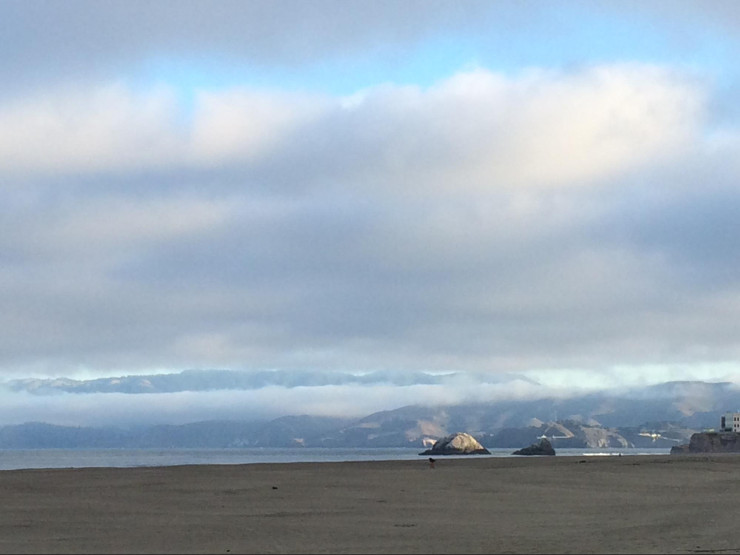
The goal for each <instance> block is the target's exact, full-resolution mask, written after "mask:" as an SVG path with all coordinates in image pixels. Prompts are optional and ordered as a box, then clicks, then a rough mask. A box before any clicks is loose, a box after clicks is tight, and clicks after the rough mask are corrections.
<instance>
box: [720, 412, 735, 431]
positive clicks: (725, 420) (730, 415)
mask: <svg viewBox="0 0 740 555" xmlns="http://www.w3.org/2000/svg"><path fill="white" fill-rule="evenodd" d="M719 431H720V432H740V412H726V413H725V414H724V415H723V416H722V417H721V418H720V423H719Z"/></svg>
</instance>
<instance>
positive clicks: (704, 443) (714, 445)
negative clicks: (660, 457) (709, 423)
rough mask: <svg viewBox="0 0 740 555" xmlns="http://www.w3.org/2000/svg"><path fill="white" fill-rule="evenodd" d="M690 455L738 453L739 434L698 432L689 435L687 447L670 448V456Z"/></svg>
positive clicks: (739, 450)
mask: <svg viewBox="0 0 740 555" xmlns="http://www.w3.org/2000/svg"><path fill="white" fill-rule="evenodd" d="M692 453H740V433H738V432H699V433H696V434H692V435H691V439H690V440H689V443H688V445H687V444H684V445H676V446H675V447H672V448H671V455H686V454H692Z"/></svg>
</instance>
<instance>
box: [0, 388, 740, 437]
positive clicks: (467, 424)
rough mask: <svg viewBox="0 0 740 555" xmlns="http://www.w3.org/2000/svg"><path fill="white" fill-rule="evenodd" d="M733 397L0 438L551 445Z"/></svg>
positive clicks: (691, 394)
mask: <svg viewBox="0 0 740 555" xmlns="http://www.w3.org/2000/svg"><path fill="white" fill-rule="evenodd" d="M736 407H740V392H739V391H738V389H737V388H736V387H735V386H733V385H732V384H729V383H705V382H672V383H666V384H661V385H658V386H652V387H648V388H644V389H640V390H632V391H628V392H624V393H621V394H607V393H598V394H588V395H583V396H579V397H574V398H569V399H541V400H534V401H502V402H495V403H476V404H467V405H454V406H443V407H440V406H437V407H426V406H418V405H412V406H406V407H401V408H399V409H396V410H390V411H382V412H377V413H374V414H370V415H368V416H365V417H363V418H359V419H346V418H330V417H317V416H312V415H294V416H285V417H281V418H277V419H274V420H264V421H250V422H233V421H206V422H194V423H189V424H183V425H157V424H153V425H150V426H137V427H132V428H116V427H102V428H93V427H65V426H55V425H52V424H49V423H44V422H35V423H25V424H20V425H13V426H4V427H0V448H5V449H18V448H49V447H67V448H92V447H121V448H133V447H141V448H143V447H149V448H169V447H173V448H174V447H181V448H185V447H193V448H196V447H197V448H229V447H299V446H305V447H425V446H428V445H429V443H431V442H433V441H435V440H436V439H440V438H442V437H445V436H447V435H449V434H452V433H456V432H466V433H469V434H470V435H472V436H473V437H475V438H476V439H477V440H478V441H479V442H480V443H481V444H482V445H483V446H484V447H486V448H496V447H506V448H521V447H524V446H527V445H530V444H532V443H533V442H534V441H536V440H537V438H539V437H542V436H545V437H548V439H550V440H551V442H552V444H553V446H554V447H555V448H556V449H557V448H558V447H561V448H565V447H620V446H634V447H672V446H673V445H676V444H678V443H686V442H688V441H689V439H690V437H691V434H692V433H695V432H698V431H702V430H706V429H712V428H715V427H717V426H718V425H719V419H720V416H721V415H722V414H723V413H724V412H726V411H728V410H735V408H736Z"/></svg>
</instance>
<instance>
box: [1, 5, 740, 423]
mask: <svg viewBox="0 0 740 555" xmlns="http://www.w3.org/2000/svg"><path fill="white" fill-rule="evenodd" d="M0 49H1V51H2V53H3V55H2V56H0V81H1V82H2V83H3V86H2V88H0V381H1V380H11V379H17V378H25V377H31V376H33V377H48V378H52V377H69V378H74V379H90V378H94V377H102V376H122V375H136V374H156V373H175V372H179V371H182V370H185V369H209V368H213V369H235V370H258V369H291V370H305V371H306V372H310V371H312V370H337V371H343V372H358V373H361V372H372V371H392V372H399V373H403V372H417V371H423V372H431V373H451V372H460V373H469V374H470V375H497V374H505V373H520V374H521V375H526V376H530V377H535V378H536V379H537V380H539V381H540V382H541V383H542V384H543V385H544V386H548V387H549V386H553V387H565V388H576V387H581V386H584V384H591V385H593V386H594V387H613V386H618V385H620V384H622V385H624V384H647V383H656V382H659V381H665V380H672V379H706V380H715V381H719V380H729V381H736V382H740V367H739V366H738V364H737V361H738V358H739V356H740V335H739V334H740V332H739V331H738V326H737V321H738V316H740V271H739V270H740V249H739V248H738V245H737V241H736V238H737V237H738V235H740V185H739V183H740V179H739V178H740V156H739V155H740V104H739V103H738V98H740V65H739V64H738V63H737V60H738V59H740V5H739V4H738V3H737V2H735V1H734V0H703V1H702V2H693V1H684V0H673V1H669V0H653V1H651V2H638V1H630V0H621V1H599V0H592V1H579V0H569V1H559V0H552V1H548V2H541V1H528V0H518V1H508V0H501V1H494V0H489V1H478V0H454V1H443V0H426V1H417V0H403V1H401V0H374V1H371V2H367V1H355V0H302V1H301V0H291V1H288V0H273V1H263V0H238V1H232V0H216V1H213V0H208V1H201V0H177V1H174V0H172V1H171V0H155V1H149V0H147V1H142V0H125V1H111V0H95V1H92V0H67V1H65V2H57V1H41V0H4V1H3V2H0ZM324 393H325V392H324ZM324 393H322V394H321V396H320V397H317V396H315V395H319V392H317V391H312V392H310V395H309V394H306V395H305V396H304V397H302V399H304V400H305V403H309V402H310V403H312V404H316V403H317V399H319V398H320V399H321V401H320V402H319V404H322V405H329V406H331V405H332V404H333V403H336V406H340V405H342V406H344V405H346V404H347V403H346V399H348V398H350V399H351V398H352V397H353V395H356V393H357V392H346V391H342V392H339V393H337V394H336V395H325V394H324ZM293 394H295V392H292V393H291V395H293ZM361 394H362V395H366V397H367V398H368V399H370V398H372V399H377V403H379V404H378V405H377V406H381V405H382V403H383V402H385V403H386V404H388V403H391V401H388V399H390V398H393V401H392V403H393V404H398V403H400V402H403V401H409V402H411V401H413V400H415V399H416V397H414V396H413V395H412V393H411V392H410V391H403V392H400V393H398V392H397V393H395V394H390V393H389V392H388V391H386V390H383V391H380V389H378V390H377V391H376V390H373V391H372V392H370V391H364V392H362V393H361ZM437 394H438V392H437V393H435V395H437ZM250 395H256V394H255V393H254V392H253V393H250ZM312 395H314V396H313V397H312ZM396 397H398V399H396ZM421 397H423V396H421ZM264 399H267V398H266V397H265V398H264ZM264 399H263V400H264ZM383 399H386V401H382V400H383ZM75 402H78V401H75ZM91 402H92V401H91ZM126 402H130V401H126ZM179 402H180V403H181V404H182V405H183V406H188V405H192V404H197V403H201V406H202V407H205V408H207V407H209V406H213V405H214V404H218V402H217V401H215V400H214V399H208V400H204V401H193V400H192V399H191V400H186V401H183V400H182V399H180V400H179ZM236 402H237V404H238V403H239V402H241V401H236ZM264 402H265V403H266V404H271V405H275V404H284V403H286V401H285V400H279V401H278V400H274V399H272V398H270V399H269V400H267V401H264ZM302 402H303V401H301V402H299V401H298V400H297V399H295V398H291V400H290V401H287V403H288V404H290V405H291V406H293V407H302V406H303V405H302V404H301V403H302ZM18 403H20V404H18V405H14V404H12V403H11V404H6V406H13V407H15V408H17V410H18V411H20V412H22V410H21V409H22V407H23V406H25V405H23V403H22V402H20V401H19V402H18ZM58 403H59V405H60V407H61V406H62V405H63V400H62V401H58ZM349 404H351V403H349ZM306 406H307V405H306ZM373 406H375V405H373ZM15 408H14V409H13V410H16V409H15ZM365 408H367V407H365V406H363V410H364V409H365ZM60 410H61V409H60ZM137 410H139V409H137ZM152 410H153V409H152ZM183 410H184V409H183ZM343 410H344V409H343ZM337 411H339V409H337ZM11 412H12V411H9V410H6V411H4V412H3V415H7V417H6V416H3V418H6V420H7V419H12V418H11V416H12V415H11ZM20 412H19V413H20ZM206 412H207V411H206ZM24 414H26V413H24ZM0 421H2V418H0Z"/></svg>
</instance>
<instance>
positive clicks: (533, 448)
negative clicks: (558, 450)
mask: <svg viewBox="0 0 740 555" xmlns="http://www.w3.org/2000/svg"><path fill="white" fill-rule="evenodd" d="M554 454H555V449H553V447H552V444H551V443H550V440H548V439H547V438H546V437H543V438H542V439H540V440H539V441H538V442H537V443H533V444H532V445H530V446H529V447H525V448H523V449H519V450H518V451H514V452H513V453H512V455H554Z"/></svg>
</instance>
